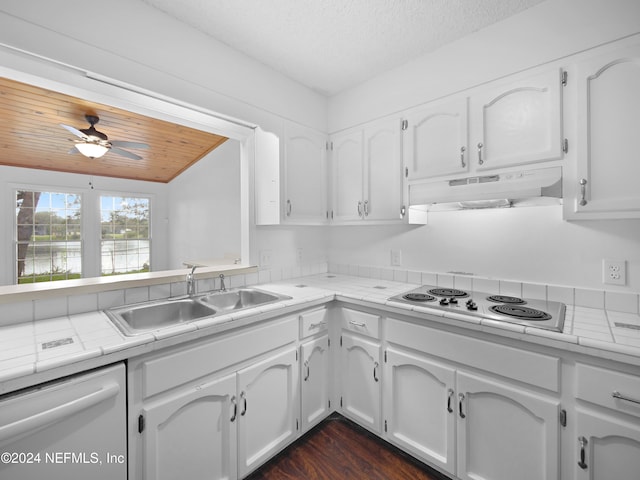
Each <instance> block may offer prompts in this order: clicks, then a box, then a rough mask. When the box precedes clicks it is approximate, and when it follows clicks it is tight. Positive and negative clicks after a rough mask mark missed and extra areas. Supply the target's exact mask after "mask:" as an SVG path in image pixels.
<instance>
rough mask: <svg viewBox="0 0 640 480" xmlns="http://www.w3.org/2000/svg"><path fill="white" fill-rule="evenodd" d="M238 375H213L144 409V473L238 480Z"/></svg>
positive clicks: (151, 479)
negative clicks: (236, 393) (213, 376)
mask: <svg viewBox="0 0 640 480" xmlns="http://www.w3.org/2000/svg"><path fill="white" fill-rule="evenodd" d="M235 391H236V376H235V374H232V375H226V376H223V377H221V378H212V379H210V380H207V381H205V382H204V383H202V384H200V385H196V386H194V387H192V388H189V389H184V390H182V391H179V392H177V393H175V394H173V395H168V396H165V397H164V398H163V399H162V400H159V401H157V402H153V403H150V404H149V405H148V406H147V407H145V408H144V409H143V410H142V414H141V415H143V417H142V418H144V422H145V426H144V430H143V434H144V446H143V455H142V458H143V462H144V465H143V469H142V471H143V477H142V478H144V479H148V480H164V479H166V480H172V479H176V478H212V479H214V478H215V479H235V478H236V477H237V464H236V423H235V421H236V420H237V405H236V404H235V398H236V397H235Z"/></svg>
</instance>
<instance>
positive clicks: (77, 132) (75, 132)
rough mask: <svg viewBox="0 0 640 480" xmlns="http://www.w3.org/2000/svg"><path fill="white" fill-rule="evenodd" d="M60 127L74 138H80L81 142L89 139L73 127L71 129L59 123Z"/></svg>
mask: <svg viewBox="0 0 640 480" xmlns="http://www.w3.org/2000/svg"><path fill="white" fill-rule="evenodd" d="M60 126H61V127H62V128H65V129H67V130H68V131H69V132H71V133H73V134H74V135H75V136H77V137H80V138H82V139H83V140H87V139H88V138H89V137H87V136H86V135H85V134H84V133H82V132H81V131H80V130H78V129H77V128H75V127H71V126H69V125H65V124H64V123H61V124H60Z"/></svg>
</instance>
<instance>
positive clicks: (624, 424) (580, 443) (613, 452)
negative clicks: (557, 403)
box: [572, 408, 640, 480]
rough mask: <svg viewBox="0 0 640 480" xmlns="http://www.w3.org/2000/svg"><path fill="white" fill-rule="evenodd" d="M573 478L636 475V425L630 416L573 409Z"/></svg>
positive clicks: (639, 461) (639, 443) (639, 434)
mask: <svg viewBox="0 0 640 480" xmlns="http://www.w3.org/2000/svg"><path fill="white" fill-rule="evenodd" d="M576 413H577V416H576V426H577V429H576V431H577V432H578V437H577V438H576V450H575V452H576V454H575V457H573V456H572V458H574V465H575V467H574V471H575V477H574V479H575V480H587V479H588V480H600V479H603V478H611V479H613V478H619V479H630V480H631V479H636V478H639V476H640V425H639V424H638V421H637V419H635V420H631V419H630V418H631V417H624V416H618V417H612V416H608V415H603V414H601V413H598V412H595V411H590V410H582V409H580V408H578V409H577V412H576Z"/></svg>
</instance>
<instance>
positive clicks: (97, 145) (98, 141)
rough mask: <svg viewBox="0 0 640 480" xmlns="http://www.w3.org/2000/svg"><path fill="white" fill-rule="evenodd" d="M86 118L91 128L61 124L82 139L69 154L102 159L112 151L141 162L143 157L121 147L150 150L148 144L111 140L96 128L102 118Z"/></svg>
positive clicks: (95, 116)
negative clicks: (78, 127)
mask: <svg viewBox="0 0 640 480" xmlns="http://www.w3.org/2000/svg"><path fill="white" fill-rule="evenodd" d="M84 118H86V119H87V122H89V125H90V127H89V128H83V129H77V128H75V127H71V126H69V125H64V124H63V123H61V124H60V126H61V127H63V128H65V129H67V130H68V131H69V132H71V133H73V134H74V135H75V136H77V137H80V138H81V139H82V141H79V142H76V144H75V146H74V147H73V148H72V149H71V150H69V153H81V154H83V155H84V156H85V157H89V158H100V157H102V156H103V155H104V154H105V153H107V152H108V151H112V152H113V153H117V154H118V155H122V156H123V157H127V158H131V159H132V160H141V159H142V157H141V156H139V155H136V154H135V153H132V152H129V151H127V150H124V149H123V148H121V147H125V148H149V145H147V144H146V143H140V142H126V141H121V140H109V138H108V137H107V136H106V135H105V134H104V133H102V132H99V131H98V130H96V128H95V124H96V123H98V122H99V121H100V118H99V117H98V116H97V115H85V116H84Z"/></svg>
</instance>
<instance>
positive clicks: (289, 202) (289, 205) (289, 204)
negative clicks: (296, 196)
mask: <svg viewBox="0 0 640 480" xmlns="http://www.w3.org/2000/svg"><path fill="white" fill-rule="evenodd" d="M290 216H291V200H287V217H290Z"/></svg>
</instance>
